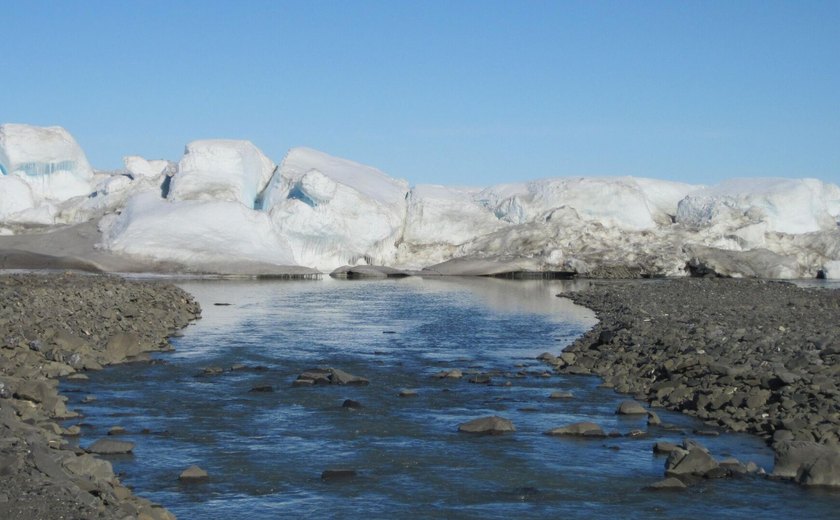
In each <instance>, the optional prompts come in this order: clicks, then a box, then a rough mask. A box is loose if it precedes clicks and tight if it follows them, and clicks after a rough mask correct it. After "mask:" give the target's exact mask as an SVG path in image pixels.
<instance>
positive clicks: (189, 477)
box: [178, 465, 209, 482]
mask: <svg viewBox="0 0 840 520" xmlns="http://www.w3.org/2000/svg"><path fill="white" fill-rule="evenodd" d="M208 478H209V475H208V474H207V472H206V471H204V470H203V469H201V468H199V467H198V466H196V465H192V466H190V467H188V468H187V469H185V470H184V471H182V472H181V475H180V476H179V477H178V480H180V481H181V482H201V481H204V480H207V479H208Z"/></svg>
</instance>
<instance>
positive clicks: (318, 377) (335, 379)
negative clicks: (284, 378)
mask: <svg viewBox="0 0 840 520" xmlns="http://www.w3.org/2000/svg"><path fill="white" fill-rule="evenodd" d="M369 383H370V381H369V380H367V379H365V378H364V377H359V376H354V375H352V374H348V373H347V372H345V371H343V370H339V369H337V368H312V369H309V370H306V371H305V372H302V373H301V374H300V375H299V376H298V377H297V379H296V380H295V381H294V383H292V384H293V386H311V385H367V384H369Z"/></svg>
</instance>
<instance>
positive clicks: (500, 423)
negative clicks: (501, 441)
mask: <svg viewBox="0 0 840 520" xmlns="http://www.w3.org/2000/svg"><path fill="white" fill-rule="evenodd" d="M458 431H459V432H464V433H479V434H490V435H497V434H501V433H506V432H515V431H516V428H515V427H514V426H513V423H512V422H510V421H509V420H508V419H505V418H503V417H498V416H495V415H494V416H491V417H481V418H479V419H473V420H472V421H468V422H465V423H462V424H460V425H458Z"/></svg>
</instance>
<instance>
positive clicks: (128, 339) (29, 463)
mask: <svg viewBox="0 0 840 520" xmlns="http://www.w3.org/2000/svg"><path fill="white" fill-rule="evenodd" d="M200 312H201V311H200V308H199V306H198V304H197V303H196V302H195V301H194V300H193V298H192V297H191V296H190V295H189V294H187V293H186V292H184V291H183V290H181V289H179V288H177V287H175V286H173V285H169V284H164V283H154V282H138V281H126V280H124V279H122V278H118V277H111V276H86V275H79V274H39V275H30V274H27V275H23V274H18V275H4V276H0V518H9V519H11V518H14V519H20V520H26V519H35V518H38V519H41V518H44V519H46V518H86V519H87V518H104V519H110V518H120V519H122V518H126V517H137V518H140V517H142V518H154V519H164V518H169V517H170V515H169V513H168V512H167V511H166V510H165V509H163V508H161V507H159V506H157V505H154V504H152V503H151V502H149V501H148V500H145V499H142V498H139V497H136V496H134V495H133V494H132V493H131V491H130V490H128V489H127V488H126V487H124V486H123V485H122V484H121V483H120V481H119V479H118V478H117V477H116V476H115V475H114V473H113V471H112V469H111V465H110V464H109V463H108V462H105V461H103V460H100V459H97V458H95V457H94V455H92V454H90V453H87V452H86V451H85V450H80V449H70V448H69V447H68V444H67V442H66V438H67V437H72V436H74V435H78V434H79V430H78V427H76V428H62V427H60V426H59V425H58V423H57V421H58V420H61V419H67V418H72V417H75V416H76V413H75V412H73V411H71V410H68V409H67V407H66V406H65V400H66V398H65V397H63V396H61V395H59V394H58V391H57V387H58V378H59V377H68V378H70V379H73V378H76V379H83V378H86V377H87V376H86V375H85V372H89V371H94V370H99V369H101V368H103V367H104V366H106V365H111V364H115V363H122V362H125V361H132V360H136V361H143V360H145V359H148V357H147V353H148V352H156V351H162V350H167V349H168V342H167V340H166V338H167V336H168V335H169V334H171V333H173V332H174V331H176V330H178V329H180V328H182V327H184V326H185V325H186V324H187V323H188V322H189V321H190V320H192V319H194V318H196V317H197V316H198V315H199V314H200ZM106 444H107V443H106ZM90 451H96V450H95V449H91V450H90ZM143 515H146V516H143Z"/></svg>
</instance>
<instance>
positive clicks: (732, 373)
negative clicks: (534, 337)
mask: <svg viewBox="0 0 840 520" xmlns="http://www.w3.org/2000/svg"><path fill="white" fill-rule="evenodd" d="M562 296H564V297H568V298H570V299H572V300H573V301H574V302H576V303H578V304H581V305H584V306H586V307H588V308H590V309H592V310H594V311H595V312H596V314H597V315H598V318H599V319H600V323H599V324H598V325H597V326H596V327H594V328H593V329H592V330H591V331H589V332H588V333H587V334H585V335H584V336H583V337H581V338H580V339H578V340H577V341H576V342H575V343H574V344H572V345H570V346H569V347H568V348H566V350H565V351H564V353H563V354H562V355H561V356H559V357H558V358H557V359H556V360H551V362H552V364H554V365H555V367H556V369H557V370H558V371H559V372H562V373H571V374H596V375H599V376H601V377H602V378H603V379H604V381H605V382H606V384H607V385H610V386H612V387H613V388H615V390H617V391H619V392H623V393H629V394H634V395H635V396H636V398H638V399H641V400H645V401H647V402H649V403H650V404H651V405H652V406H660V407H665V408H668V409H671V410H677V411H681V412H684V413H687V414H690V415H693V416H696V417H699V418H700V419H703V420H705V421H707V422H709V423H710V424H715V425H720V426H723V427H724V428H726V429H729V430H732V431H736V432H750V433H754V434H756V435H760V436H761V437H763V438H764V439H765V440H766V441H767V442H768V444H771V445H772V446H773V448H774V450H775V451H776V454H777V461H776V475H777V476H780V477H788V478H794V479H796V480H797V481H799V482H800V483H803V484H815V485H834V486H840V448H838V446H840V387H839V386H838V380H840V378H838V376H840V328H838V327H837V319H838V316H840V291H836V290H825V289H804V288H799V287H796V286H794V285H791V284H787V283H779V282H767V281H754V280H731V279H726V280H721V279H674V280H651V281H649V282H615V283H608V282H604V283H594V284H593V285H592V286H591V287H590V288H589V289H587V290H585V291H582V292H578V293H571V294H563V295H562ZM819 459H822V460H823V461H826V460H827V461H828V463H826V462H819V463H818V460H819Z"/></svg>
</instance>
